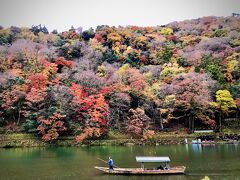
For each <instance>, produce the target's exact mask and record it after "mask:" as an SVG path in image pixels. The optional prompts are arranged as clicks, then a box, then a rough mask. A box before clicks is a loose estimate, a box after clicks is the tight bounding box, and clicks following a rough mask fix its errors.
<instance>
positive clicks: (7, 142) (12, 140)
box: [0, 132, 199, 148]
mask: <svg viewBox="0 0 240 180" xmlns="http://www.w3.org/2000/svg"><path fill="white" fill-rule="evenodd" d="M198 135H199V134H190V135H189V134H176V133H159V134H156V135H155V136H154V137H153V138H151V139H147V140H145V139H136V138H131V137H129V136H127V135H125V134H120V133H115V132H111V133H109V137H108V138H107V139H101V140H86V141H84V142H81V143H77V142H76V140H75V138H74V137H73V136H68V137H60V138H59V139H58V140H56V141H54V142H51V143H46V142H43V141H41V139H40V138H39V137H37V136H35V135H33V134H23V133H19V134H1V135H0V147H5V148H7V147H9V148H10V147H41V146H104V145H106V146H107V145H161V144H184V143H185V139H186V138H187V139H188V141H189V142H190V141H191V140H192V139H195V138H196V137H197V136H198Z"/></svg>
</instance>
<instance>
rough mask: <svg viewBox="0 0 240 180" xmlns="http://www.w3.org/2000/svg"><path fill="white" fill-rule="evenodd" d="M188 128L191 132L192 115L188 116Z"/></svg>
mask: <svg viewBox="0 0 240 180" xmlns="http://www.w3.org/2000/svg"><path fill="white" fill-rule="evenodd" d="M188 128H189V131H190V132H191V115H189V116H188Z"/></svg>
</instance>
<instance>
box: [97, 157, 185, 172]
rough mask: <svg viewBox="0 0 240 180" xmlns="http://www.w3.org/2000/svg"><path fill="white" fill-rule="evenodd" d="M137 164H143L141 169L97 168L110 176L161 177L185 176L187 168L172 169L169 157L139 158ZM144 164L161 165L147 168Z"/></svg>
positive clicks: (177, 167)
mask: <svg viewBox="0 0 240 180" xmlns="http://www.w3.org/2000/svg"><path fill="white" fill-rule="evenodd" d="M136 162H139V163H141V167H140V168H119V167H116V168H114V169H109V168H108V167H98V166H96V167H95V168H96V169H98V170H100V171H102V172H104V173H108V174H125V175H131V174H133V175H134V174H135V175H144V174H146V175H161V174H184V172H185V169H186V167H185V166H176V167H170V158H169V157H167V156H164V157H159V156H158V157H156V156H137V157H136ZM144 163H159V166H158V167H155V168H145V167H144Z"/></svg>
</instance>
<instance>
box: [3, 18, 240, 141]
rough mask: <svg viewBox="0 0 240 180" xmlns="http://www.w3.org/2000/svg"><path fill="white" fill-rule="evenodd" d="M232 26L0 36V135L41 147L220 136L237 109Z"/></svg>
mask: <svg viewBox="0 0 240 180" xmlns="http://www.w3.org/2000/svg"><path fill="white" fill-rule="evenodd" d="M239 77H240V17H203V18H199V19H194V20H186V21H181V22H172V23H169V24H167V25H164V26H156V27H137V26H127V27H121V26H119V27H109V26H106V25H102V26H98V27H97V28H96V29H95V30H93V29H92V28H91V29H89V30H85V31H82V29H81V28H77V29H75V28H74V27H72V28H71V29H70V30H69V31H65V32H61V33H58V32H57V31H56V30H54V31H53V32H51V33H49V32H48V30H47V28H46V27H42V26H40V25H39V26H32V27H31V28H25V27H22V28H19V27H15V26H12V27H10V28H3V27H0V126H1V127H2V128H3V129H5V130H7V131H23V132H32V133H36V134H39V135H40V136H41V138H42V139H43V140H44V141H52V140H54V139H57V138H58V137H59V136H62V135H74V136H76V140H77V141H82V140H84V139H86V138H99V137H104V136H106V135H107V134H108V131H109V130H110V129H116V130H119V131H121V132H125V133H128V134H131V135H132V136H136V137H138V136H148V135H152V134H153V133H154V131H158V130H160V129H163V128H169V127H173V126H174V125H176V124H180V125H182V126H185V127H187V128H190V129H193V128H195V127H201V128H208V129H209V128H212V129H217V128H219V124H220V123H221V122H220V121H221V119H222V118H226V117H236V116H238V112H239V107H240V80H239Z"/></svg>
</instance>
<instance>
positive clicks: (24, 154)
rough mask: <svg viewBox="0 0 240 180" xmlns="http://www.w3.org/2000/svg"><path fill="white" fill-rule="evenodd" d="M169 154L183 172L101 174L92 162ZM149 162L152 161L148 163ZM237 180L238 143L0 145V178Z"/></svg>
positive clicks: (121, 162)
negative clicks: (182, 173) (7, 146)
mask: <svg viewBox="0 0 240 180" xmlns="http://www.w3.org/2000/svg"><path fill="white" fill-rule="evenodd" d="M141 155H144V156H169V157H170V158H171V161H172V162H171V165H172V166H175V165H184V166H186V167H187V170H186V174H185V175H164V176H122V175H121V176H120V175H105V174H102V173H101V172H100V171H98V170H95V169H94V168H93V167H94V166H106V164H105V163H104V162H102V161H99V160H98V158H102V159H105V160H106V159H107V158H108V156H111V157H112V158H113V160H114V162H115V165H117V166H120V167H140V165H139V164H138V163H136V162H135V156H141ZM151 165H152V164H151ZM204 176H208V177H209V178H210V179H211V180H212V179H216V180H223V179H224V180H225V179H226V180H231V179H239V180H240V146H239V145H215V146H214V145H211V146H209V145H208V146H201V145H164V146H101V147H59V148H56V147H54V148H15V149H14V148H13V149H0V179H1V180H5V179H21V180H28V179H39V180H45V179H46V180H47V179H50V180H51V179H64V180H65V179H71V180H75V179H94V180H122V179H124V180H125V179H129V180H138V179H139V180H155V179H161V180H186V179H198V180H200V179H202V178H203V177H204Z"/></svg>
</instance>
